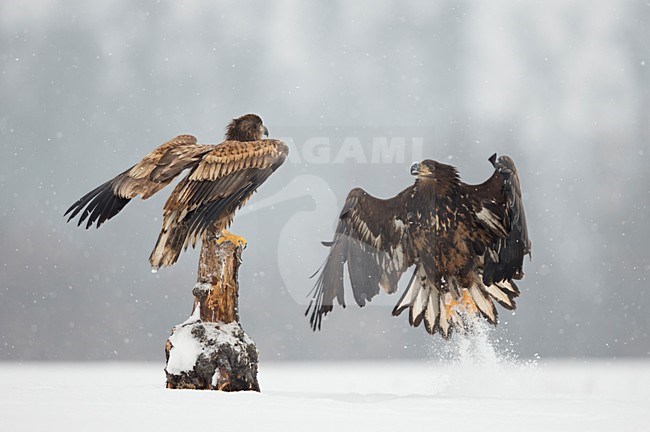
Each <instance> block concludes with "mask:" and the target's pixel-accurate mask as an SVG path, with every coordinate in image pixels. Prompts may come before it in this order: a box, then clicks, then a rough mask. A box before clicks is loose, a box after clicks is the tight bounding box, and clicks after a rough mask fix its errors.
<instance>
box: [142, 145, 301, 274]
mask: <svg viewBox="0 0 650 432" xmlns="http://www.w3.org/2000/svg"><path fill="white" fill-rule="evenodd" d="M288 152H289V150H288V147H287V146H286V145H285V144H284V143H283V142H282V141H278V140H261V141H248V142H239V141H225V142H224V143H222V144H219V145H218V146H216V147H214V148H213V149H212V151H210V152H209V153H207V154H205V155H204V156H203V159H202V160H201V162H200V163H199V164H198V165H197V166H196V167H195V168H194V169H193V170H192V171H191V172H190V174H189V175H188V176H187V177H185V178H184V179H183V180H181V182H180V183H179V184H178V185H177V186H176V188H175V189H174V191H173V192H172V194H171V195H170V197H169V199H168V200H167V202H166V203H165V208H164V210H163V226H162V230H161V232H160V236H159V237H158V242H157V243H156V246H155V248H154V250H153V251H152V253H151V256H150V258H149V261H150V263H151V266H152V267H154V268H158V267H161V266H169V265H172V264H173V263H174V262H176V260H177V259H178V256H179V254H180V252H181V250H183V249H184V248H187V246H189V245H190V244H191V245H195V244H196V241H197V240H198V238H200V237H201V236H202V235H203V234H204V233H205V231H206V230H207V229H208V228H213V227H214V228H215V229H216V230H222V229H224V228H226V227H227V226H228V225H230V223H231V222H232V218H233V216H234V213H235V211H236V210H237V209H239V208H240V207H241V206H242V205H244V203H245V202H246V201H247V200H248V198H249V197H250V196H251V195H252V194H253V193H254V192H255V191H256V190H257V188H258V187H259V186H260V185H261V184H262V183H264V181H266V179H267V178H268V177H269V176H270V175H271V174H272V173H273V172H274V171H275V170H276V169H277V168H278V167H279V166H280V165H282V163H283V162H284V160H285V159H286V157H287V155H288Z"/></svg>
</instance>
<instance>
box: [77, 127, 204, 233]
mask: <svg viewBox="0 0 650 432" xmlns="http://www.w3.org/2000/svg"><path fill="white" fill-rule="evenodd" d="M212 148H214V146H205V145H197V144H196V138H195V137H194V136H192V135H179V136H177V137H176V138H174V139H172V140H170V141H167V142H166V143H164V144H162V145H161V146H159V147H157V148H156V149H154V150H153V151H152V152H151V153H149V154H148V155H147V156H145V157H144V158H143V159H142V160H141V161H140V162H139V163H137V164H136V165H134V166H133V167H131V168H129V169H127V170H126V171H124V172H123V173H121V174H118V175H117V176H115V177H114V178H113V179H111V180H109V181H107V182H106V183H104V184H102V185H100V186H99V187H97V188H95V189H93V190H92V191H90V192H89V193H87V194H86V195H84V196H83V197H82V198H80V199H79V200H77V201H76V202H75V203H74V204H73V205H72V206H71V207H70V208H69V209H68V210H67V211H66V212H65V215H68V214H70V216H69V218H68V222H69V221H70V220H71V219H73V218H74V217H75V216H77V214H79V213H80V212H81V216H80V217H79V222H78V225H81V224H82V223H83V222H84V221H85V220H86V219H87V222H86V228H90V227H91V226H92V225H93V224H94V223H95V222H96V224H97V228H99V226H100V225H101V224H102V223H104V222H105V221H107V220H108V219H111V218H112V217H113V216H115V215H117V214H118V213H119V212H120V211H121V210H122V209H123V208H124V206H126V205H127V204H128V203H129V201H130V200H131V199H133V198H135V197H136V196H138V195H141V196H142V198H143V199H147V198H149V197H150V196H152V195H153V194H155V193H156V192H158V191H159V190H161V189H162V188H164V187H165V186H167V185H168V184H169V183H170V182H171V181H172V180H173V179H174V178H175V177H176V176H178V175H179V174H180V173H181V172H182V171H183V170H185V169H187V168H190V167H192V166H194V165H196V164H197V163H198V162H199V161H200V160H201V156H202V155H203V154H205V153H206V152H208V151H210V150H211V149H212Z"/></svg>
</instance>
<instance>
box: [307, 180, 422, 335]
mask: <svg viewBox="0 0 650 432" xmlns="http://www.w3.org/2000/svg"><path fill="white" fill-rule="evenodd" d="M409 193H410V188H409V189H407V190H405V191H403V192H402V193H400V194H399V195H397V196H396V197H394V198H391V199H388V200H382V199H378V198H375V197H373V196H371V195H369V194H368V193H367V192H365V191H364V190H363V189H359V188H357V189H353V190H352V191H350V193H349V194H348V197H347V199H346V201H345V204H344V205H343V209H342V210H341V213H340V215H339V222H338V225H337V227H336V233H335V235H334V239H333V240H332V241H331V242H323V244H324V245H326V246H330V252H329V255H328V257H327V260H326V261H325V264H324V265H323V267H322V270H321V272H320V275H319V277H318V279H317V281H316V284H315V286H314V289H313V290H312V292H311V293H310V295H313V298H312V301H311V302H310V304H309V307H308V308H307V311H306V312H305V315H309V316H310V318H309V320H310V323H311V326H312V328H313V329H314V330H316V329H320V327H321V323H322V320H323V316H325V315H326V314H327V313H329V312H330V311H331V310H332V309H333V305H334V301H335V300H336V301H337V302H338V303H339V304H340V305H341V306H343V307H345V297H344V282H343V273H344V267H345V265H346V264H347V268H348V275H349V279H350V284H351V286H352V292H353V295H354V299H355V301H356V303H357V304H358V305H359V306H364V305H365V304H366V302H368V301H370V300H372V298H373V297H374V296H375V295H377V294H378V293H379V291H380V288H381V287H380V282H382V280H383V289H385V290H386V291H388V292H392V291H394V290H395V289H396V288H397V280H399V277H400V276H401V274H402V273H403V272H404V271H405V270H406V269H407V268H408V267H409V266H410V265H411V261H410V259H409V257H408V256H407V254H406V245H405V239H406V237H405V235H404V232H403V230H402V229H400V228H399V227H401V226H404V227H405V226H406V220H407V215H406V207H405V205H404V200H405V199H406V196H407V195H408V194H409ZM387 215H393V216H394V219H393V223H391V224H386V223H385V222H384V218H386V217H387ZM395 220H399V222H395ZM398 254H400V255H401V256H400V257H398V256H397V255H398Z"/></svg>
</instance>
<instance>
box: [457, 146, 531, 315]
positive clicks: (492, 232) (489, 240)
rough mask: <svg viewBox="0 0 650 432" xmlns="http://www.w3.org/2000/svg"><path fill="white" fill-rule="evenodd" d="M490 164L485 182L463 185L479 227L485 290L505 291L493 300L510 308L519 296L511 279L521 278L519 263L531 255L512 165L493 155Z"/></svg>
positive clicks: (516, 174) (510, 161)
mask: <svg viewBox="0 0 650 432" xmlns="http://www.w3.org/2000/svg"><path fill="white" fill-rule="evenodd" d="M490 162H492V164H493V165H494V168H495V171H494V174H493V175H492V176H491V177H490V178H489V179H488V180H487V181H485V182H484V183H482V184H480V185H476V186H469V185H464V186H465V187H466V188H467V189H466V190H467V196H468V199H469V200H470V201H471V203H472V207H473V209H474V214H475V216H476V220H477V225H478V226H479V228H480V230H479V235H480V236H481V239H482V244H481V245H480V247H479V248H480V250H481V252H484V255H483V283H484V284H485V285H486V286H488V287H489V286H492V285H496V286H498V287H499V288H502V289H503V288H505V290H504V292H507V293H508V297H509V298H508V299H505V298H504V299H503V301H499V299H498V298H497V300H498V301H499V303H501V305H502V306H504V307H506V308H508V309H514V301H513V300H512V298H513V297H516V296H517V295H518V294H519V289H518V288H517V286H516V284H515V283H514V282H513V279H521V278H522V277H523V275H524V273H523V260H524V257H525V256H526V255H529V254H530V253H531V242H530V239H529V238H528V227H527V225H526V213H525V211H524V205H523V201H522V197H521V188H520V184H519V174H518V173H517V168H516V167H515V164H514V162H513V161H512V159H511V158H510V157H508V156H501V157H500V158H499V159H498V160H497V159H496V154H495V155H493V156H492V157H491V158H490Z"/></svg>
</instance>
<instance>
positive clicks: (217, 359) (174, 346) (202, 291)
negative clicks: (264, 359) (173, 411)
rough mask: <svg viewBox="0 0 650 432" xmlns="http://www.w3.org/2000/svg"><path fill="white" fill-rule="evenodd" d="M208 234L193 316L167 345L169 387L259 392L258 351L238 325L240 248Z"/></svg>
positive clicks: (175, 328) (166, 370)
mask: <svg viewBox="0 0 650 432" xmlns="http://www.w3.org/2000/svg"><path fill="white" fill-rule="evenodd" d="M218 239H219V235H218V234H215V233H214V232H208V233H207V234H206V237H205V240H204V241H203V244H202V246H201V255H200V258H199V268H198V272H197V283H196V285H195V286H194V289H193V290H192V293H193V294H194V307H193V310H192V316H191V317H190V318H189V319H188V320H187V321H185V322H184V323H182V324H179V325H177V326H176V327H174V329H173V330H172V335H171V336H170V338H169V339H168V340H167V343H166V345H165V353H166V356H167V366H166V368H165V372H166V374H167V388H190V389H203V390H224V391H240V390H254V391H259V384H258V382H257V362H258V353H257V348H256V347H255V344H254V342H253V341H252V340H251V339H250V338H249V337H248V336H247V335H246V333H244V330H243V329H242V328H241V325H240V324H239V310H238V299H239V282H238V280H237V276H238V270H239V265H240V263H241V253H242V247H241V246H240V245H238V244H234V243H232V242H231V241H230V240H225V241H223V242H222V243H218V242H217V241H218Z"/></svg>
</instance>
